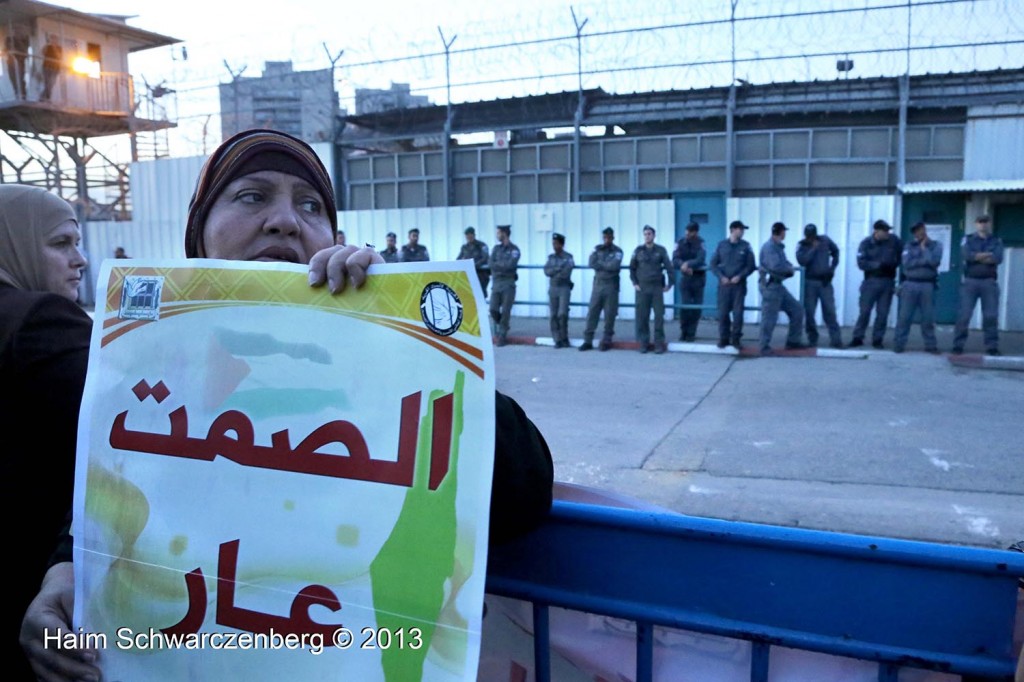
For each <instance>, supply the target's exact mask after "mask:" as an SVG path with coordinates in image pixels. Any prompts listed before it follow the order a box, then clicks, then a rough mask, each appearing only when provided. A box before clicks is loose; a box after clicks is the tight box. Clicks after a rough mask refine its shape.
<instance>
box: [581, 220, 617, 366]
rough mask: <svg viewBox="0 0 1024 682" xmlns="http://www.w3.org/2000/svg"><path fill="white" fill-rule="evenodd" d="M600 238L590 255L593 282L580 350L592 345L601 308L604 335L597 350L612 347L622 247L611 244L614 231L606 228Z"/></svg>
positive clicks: (589, 348)
mask: <svg viewBox="0 0 1024 682" xmlns="http://www.w3.org/2000/svg"><path fill="white" fill-rule="evenodd" d="M601 235H602V241H601V243H600V244H598V245H597V246H595V247H594V251H593V252H592V253H591V254H590V263H589V265H590V267H591V269H593V271H594V285H593V288H592V289H591V290H590V307H589V309H588V310H587V326H586V329H585V331H584V332H583V345H581V346H580V350H591V349H592V348H593V347H594V332H595V331H597V320H598V318H600V316H601V311H602V310H603V311H604V335H603V336H602V337H601V344H600V346H598V347H599V348H600V349H601V350H603V351H604V350H608V349H609V348H611V347H612V337H613V336H614V335H615V316H616V314H618V311H619V274H620V271H621V270H622V257H623V254H622V249H620V248H619V247H617V246H616V245H615V230H613V229H612V228H610V227H606V228H604V229H603V230H601Z"/></svg>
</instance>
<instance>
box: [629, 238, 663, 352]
mask: <svg viewBox="0 0 1024 682" xmlns="http://www.w3.org/2000/svg"><path fill="white" fill-rule="evenodd" d="M654 235H655V231H654V228H653V227H651V226H650V225H644V243H643V244H641V245H640V246H638V247H636V250H634V251H633V257H632V258H631V259H630V261H629V279H630V281H631V282H633V288H634V289H635V290H636V340H637V341H638V342H639V343H640V352H641V353H646V352H647V351H649V350H652V349H653V350H654V352H655V353H659V354H660V353H664V352H665V351H666V350H667V347H666V345H665V298H664V296H663V295H662V294H664V293H665V292H666V291H668V290H669V289H671V288H672V280H671V275H672V259H671V258H669V257H668V251H666V250H665V247H664V246H662V245H661V244H655V243H654ZM652 309H653V310H654V344H653V345H652V344H651V343H650V339H651V328H650V324H649V319H650V316H651V310H652Z"/></svg>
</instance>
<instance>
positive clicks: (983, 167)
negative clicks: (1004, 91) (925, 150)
mask: <svg viewBox="0 0 1024 682" xmlns="http://www.w3.org/2000/svg"><path fill="white" fill-rule="evenodd" d="M1020 149H1024V105H1021V104H1000V105H996V106H982V107H970V108H969V109H968V112H967V128H966V131H965V133H964V180H1010V179H1014V178H1021V177H1024V155H1022V154H1020V153H1019V151H1018V152H1017V153H1012V152H1011V153H1007V151H1008V150H1020Z"/></svg>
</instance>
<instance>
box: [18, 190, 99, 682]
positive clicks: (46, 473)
mask: <svg viewBox="0 0 1024 682" xmlns="http://www.w3.org/2000/svg"><path fill="white" fill-rule="evenodd" d="M80 241H81V234H80V232H79V230H78V221H77V220H76V219H75V213H74V211H73V210H72V209H71V206H69V205H68V203H67V202H66V201H64V200H63V199H61V198H60V197H58V196H55V195H53V194H50V193H49V192H47V191H46V190H44V189H41V188H38V187H26V186H24V185H0V433H2V434H3V435H2V436H0V438H2V439H3V453H4V457H3V481H4V492H3V500H4V501H3V505H4V506H3V510H4V515H3V518H4V521H5V532H6V533H7V534H8V538H7V539H8V542H9V545H8V546H9V547H11V548H13V549H14V552H15V553H13V554H12V555H11V556H10V559H9V561H8V563H7V567H6V580H5V582H6V585H5V587H6V592H7V600H8V606H7V616H6V617H5V618H6V620H5V622H4V625H3V632H4V647H3V649H2V650H3V651H4V652H6V653H9V654H13V658H14V663H15V666H16V673H17V674H16V675H15V677H17V678H18V679H22V678H24V677H26V676H28V675H30V674H31V673H30V672H29V670H28V667H27V666H26V665H25V663H24V659H23V658H22V656H21V654H20V651H19V650H18V648H17V647H16V646H15V642H16V641H17V637H18V631H19V630H20V628H21V615H22V613H24V610H25V607H27V606H28V604H29V601H30V600H31V598H32V595H33V594H34V593H35V591H36V589H37V588H38V586H39V580H40V578H41V577H42V575H43V572H44V571H45V569H46V561H47V558H48V557H49V556H50V553H51V552H52V551H53V540H54V538H55V537H56V536H57V532H58V531H59V530H60V526H61V523H62V522H63V521H64V515H65V513H66V512H67V509H68V505H69V504H70V502H71V489H72V482H73V475H72V474H73V471H74V461H75V437H76V434H77V430H78V405H79V402H80V400H81V397H82V386H83V384H84V382H85V366H86V361H87V359H88V354H89V333H90V329H91V326H92V323H91V321H90V320H89V316H88V315H86V314H85V313H84V312H82V309H81V308H79V307H78V306H77V305H76V304H75V300H76V299H77V298H78V283H79V281H80V280H81V276H82V269H83V268H84V267H85V265H86V261H85V257H84V256H83V255H82V252H81V251H80V250H79V248H78V244H79V242H80ZM26 500H28V501H29V502H28V503H26Z"/></svg>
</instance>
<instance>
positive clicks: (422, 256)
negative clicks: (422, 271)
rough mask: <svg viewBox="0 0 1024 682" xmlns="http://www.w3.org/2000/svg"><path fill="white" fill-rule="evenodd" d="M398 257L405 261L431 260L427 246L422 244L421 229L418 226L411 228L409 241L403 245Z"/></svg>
mask: <svg viewBox="0 0 1024 682" xmlns="http://www.w3.org/2000/svg"><path fill="white" fill-rule="evenodd" d="M398 257H399V259H400V260H401V261H402V262H403V263H423V262H426V261H428V260H430V254H429V253H427V247H425V246H421V245H420V229H419V228H418V227H414V228H412V229H411V230H409V243H408V244H405V245H404V246H403V247H402V250H401V252H400V253H399V255H398Z"/></svg>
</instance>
